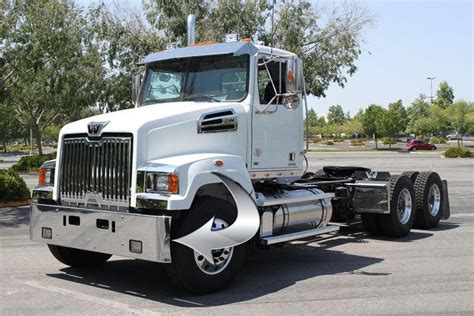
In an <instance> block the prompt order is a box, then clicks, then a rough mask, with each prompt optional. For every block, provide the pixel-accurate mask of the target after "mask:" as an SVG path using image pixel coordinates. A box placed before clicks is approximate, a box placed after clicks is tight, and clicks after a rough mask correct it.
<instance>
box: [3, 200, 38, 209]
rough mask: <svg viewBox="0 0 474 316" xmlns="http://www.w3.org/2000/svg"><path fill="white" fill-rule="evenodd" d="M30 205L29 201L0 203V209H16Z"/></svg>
mask: <svg viewBox="0 0 474 316" xmlns="http://www.w3.org/2000/svg"><path fill="white" fill-rule="evenodd" d="M27 205H31V199H27V200H17V201H0V208H2V207H18V206H27Z"/></svg>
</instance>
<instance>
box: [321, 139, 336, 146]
mask: <svg viewBox="0 0 474 316" xmlns="http://www.w3.org/2000/svg"><path fill="white" fill-rule="evenodd" d="M320 144H321V145H334V142H333V141H332V140H323V141H322V142H320Z"/></svg>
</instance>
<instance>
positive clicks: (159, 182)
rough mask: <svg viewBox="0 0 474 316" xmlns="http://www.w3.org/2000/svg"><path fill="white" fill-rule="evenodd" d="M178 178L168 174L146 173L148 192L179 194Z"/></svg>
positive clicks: (146, 188)
mask: <svg viewBox="0 0 474 316" xmlns="http://www.w3.org/2000/svg"><path fill="white" fill-rule="evenodd" d="M178 184H179V182H178V176H177V175H175V174H167V173H154V172H147V173H146V181H145V190H146V192H150V193H152V192H160V193H174V194H175V193H178V187H179V185H178Z"/></svg>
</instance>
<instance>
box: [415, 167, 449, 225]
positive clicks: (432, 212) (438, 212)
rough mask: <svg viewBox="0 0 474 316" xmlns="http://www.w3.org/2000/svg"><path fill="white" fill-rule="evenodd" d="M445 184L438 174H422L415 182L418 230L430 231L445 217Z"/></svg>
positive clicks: (416, 223)
mask: <svg viewBox="0 0 474 316" xmlns="http://www.w3.org/2000/svg"><path fill="white" fill-rule="evenodd" d="M442 188H443V184H442V181H441V178H440V176H439V175H438V174H437V173H436V172H421V173H420V175H419V176H418V177H417V179H416V181H415V194H416V215H415V224H414V226H415V227H416V228H422V229H429V228H434V227H436V226H437V225H438V223H439V221H440V219H441V216H442V215H443V199H444V198H445V197H444V196H443V190H442Z"/></svg>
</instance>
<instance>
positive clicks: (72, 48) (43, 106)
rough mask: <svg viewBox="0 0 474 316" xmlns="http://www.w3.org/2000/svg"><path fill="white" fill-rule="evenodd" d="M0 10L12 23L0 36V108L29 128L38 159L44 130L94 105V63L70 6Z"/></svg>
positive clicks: (36, 4) (16, 4)
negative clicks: (0, 94) (0, 102)
mask: <svg viewBox="0 0 474 316" xmlns="http://www.w3.org/2000/svg"><path fill="white" fill-rule="evenodd" d="M2 10H3V11H2V13H3V15H4V16H5V15H7V16H11V17H15V23H9V24H6V25H3V26H4V27H5V26H6V27H8V29H7V30H6V32H5V30H3V31H2V32H1V33H2V39H1V41H2V42H3V45H4V47H3V56H2V57H3V59H4V63H2V64H1V71H0V73H2V74H7V75H6V76H3V78H2V85H3V87H4V90H5V91H6V94H7V98H6V101H5V103H6V104H8V106H9V107H11V108H12V109H14V111H15V112H16V114H17V115H18V117H19V118H20V120H21V121H22V123H23V124H25V125H26V126H31V128H32V129H33V133H34V135H35V139H36V144H37V147H38V152H39V154H40V155H41V154H42V153H43V151H42V133H43V131H44V129H45V128H46V127H48V126H49V125H51V124H53V123H55V122H57V121H58V120H60V119H62V118H64V117H66V116H67V115H68V114H70V113H74V112H75V111H77V110H79V109H80V108H82V107H85V106H88V105H90V104H92V103H94V101H95V94H94V91H96V89H95V88H96V86H97V78H99V77H100V75H101V72H102V71H101V70H102V69H101V67H100V63H101V61H100V57H99V55H98V53H97V50H96V49H95V47H94V43H93V42H92V41H89V39H88V38H86V37H85V36H84V34H86V33H87V28H86V25H85V19H84V16H83V14H82V12H81V10H79V9H78V8H77V7H76V6H75V5H74V3H73V2H72V1H71V0H63V1H59V0H56V1H25V2H23V1H11V2H10V1H7V2H6V4H5V2H4V3H3V6H2ZM12 19H13V18H12Z"/></svg>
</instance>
